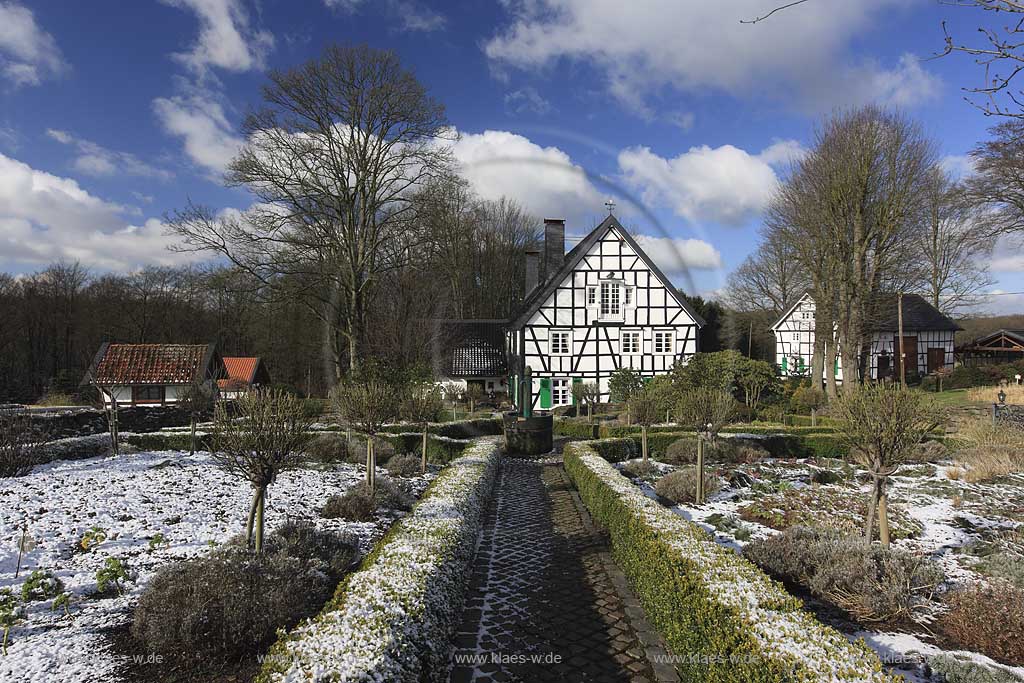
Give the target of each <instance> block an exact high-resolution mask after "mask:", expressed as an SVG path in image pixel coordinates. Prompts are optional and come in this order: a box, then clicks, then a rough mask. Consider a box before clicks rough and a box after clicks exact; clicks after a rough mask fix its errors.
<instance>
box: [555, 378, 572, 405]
mask: <svg viewBox="0 0 1024 683" xmlns="http://www.w3.org/2000/svg"><path fill="white" fill-rule="evenodd" d="M559 395H561V399H562V400H559V398H560V396H559ZM571 396H572V391H571V388H570V382H569V379H568V378H566V377H552V378H551V407H552V408H553V407H555V406H565V405H569V402H570V398H571Z"/></svg>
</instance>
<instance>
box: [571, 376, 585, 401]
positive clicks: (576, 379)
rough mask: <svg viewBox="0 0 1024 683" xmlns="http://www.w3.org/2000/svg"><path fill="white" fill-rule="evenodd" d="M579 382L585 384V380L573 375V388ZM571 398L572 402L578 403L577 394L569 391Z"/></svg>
mask: <svg viewBox="0 0 1024 683" xmlns="http://www.w3.org/2000/svg"><path fill="white" fill-rule="evenodd" d="M577 384H583V380H582V379H580V378H579V377H573V378H572V386H573V388H575V387H576V385H577ZM569 398H570V400H571V401H572V404H573V405H576V394H575V393H573V392H571V391H570V392H569Z"/></svg>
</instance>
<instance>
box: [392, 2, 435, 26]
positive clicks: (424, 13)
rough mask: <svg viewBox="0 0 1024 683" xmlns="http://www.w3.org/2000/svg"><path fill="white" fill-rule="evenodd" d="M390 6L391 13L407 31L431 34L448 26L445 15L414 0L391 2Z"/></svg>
mask: <svg viewBox="0 0 1024 683" xmlns="http://www.w3.org/2000/svg"><path fill="white" fill-rule="evenodd" d="M389 4H390V7H391V13H392V14H393V15H394V16H395V17H396V18H397V19H398V21H400V22H401V24H402V28H403V29H404V30H406V31H423V32H424V33H430V32H431V31H440V30H441V29H443V28H444V27H445V26H446V25H447V24H448V20H447V19H445V17H444V16H443V15H441V14H438V13H437V12H435V11H434V10H432V9H430V8H429V7H425V6H423V5H421V4H419V3H417V2H413V1H412V0H391V2H390V3H389Z"/></svg>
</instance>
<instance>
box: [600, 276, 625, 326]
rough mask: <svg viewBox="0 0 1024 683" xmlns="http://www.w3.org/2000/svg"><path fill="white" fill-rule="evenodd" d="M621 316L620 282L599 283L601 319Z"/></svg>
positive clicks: (613, 318)
mask: <svg viewBox="0 0 1024 683" xmlns="http://www.w3.org/2000/svg"><path fill="white" fill-rule="evenodd" d="M619 318H622V283H621V282H614V281H609V282H602V283H601V320H616V319H619Z"/></svg>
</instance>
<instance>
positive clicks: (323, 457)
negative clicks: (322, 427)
mask: <svg viewBox="0 0 1024 683" xmlns="http://www.w3.org/2000/svg"><path fill="white" fill-rule="evenodd" d="M305 452H306V455H307V456H309V459H310V460H311V461H313V462H319V463H324V464H333V463H337V462H348V459H349V448H348V440H347V439H346V438H345V436H344V435H342V434H318V435H317V436H316V437H315V438H313V439H312V440H311V441H310V442H309V443H308V444H307V445H306V449H305Z"/></svg>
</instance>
